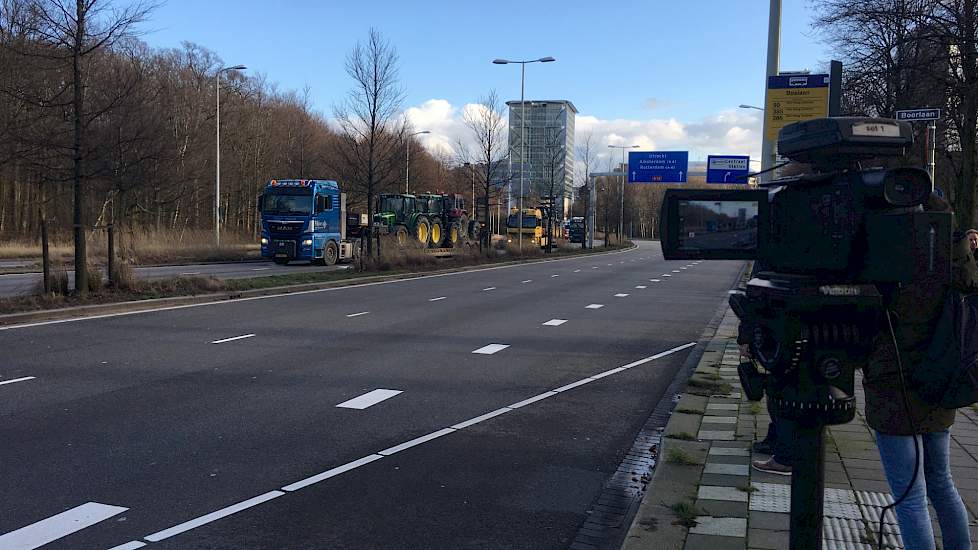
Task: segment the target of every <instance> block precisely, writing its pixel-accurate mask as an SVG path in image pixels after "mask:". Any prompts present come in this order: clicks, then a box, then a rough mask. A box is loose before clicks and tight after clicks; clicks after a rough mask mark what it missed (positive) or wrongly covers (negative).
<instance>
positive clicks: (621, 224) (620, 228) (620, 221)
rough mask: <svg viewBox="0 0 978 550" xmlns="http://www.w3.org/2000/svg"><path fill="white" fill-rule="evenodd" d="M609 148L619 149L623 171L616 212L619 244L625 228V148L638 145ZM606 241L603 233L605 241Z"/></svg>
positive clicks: (634, 147) (610, 147) (636, 147)
mask: <svg viewBox="0 0 978 550" xmlns="http://www.w3.org/2000/svg"><path fill="white" fill-rule="evenodd" d="M608 148H609V149H621V169H622V170H623V171H624V173H623V175H622V177H621V212H620V213H619V214H618V244H621V237H622V231H624V229H625V178H626V177H627V176H628V168H626V166H627V164H626V163H625V150H626V149H638V145H609V146H608ZM607 241H608V237H607V235H605V242H607Z"/></svg>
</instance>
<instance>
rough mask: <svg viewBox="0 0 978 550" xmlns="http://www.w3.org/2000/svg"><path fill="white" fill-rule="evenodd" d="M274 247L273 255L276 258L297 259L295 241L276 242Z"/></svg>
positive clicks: (273, 242) (273, 243)
mask: <svg viewBox="0 0 978 550" xmlns="http://www.w3.org/2000/svg"><path fill="white" fill-rule="evenodd" d="M272 245H273V246H272V253H273V254H275V256H276V257H283V256H284V257H287V258H294V257H295V241H282V240H276V241H272Z"/></svg>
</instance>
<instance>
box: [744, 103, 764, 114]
mask: <svg viewBox="0 0 978 550" xmlns="http://www.w3.org/2000/svg"><path fill="white" fill-rule="evenodd" d="M738 107H740V108H741V109H757V110H758V111H760V112H762V113H763V112H764V107H755V106H754V105H745V104H743V103H741V104H740V105H738Z"/></svg>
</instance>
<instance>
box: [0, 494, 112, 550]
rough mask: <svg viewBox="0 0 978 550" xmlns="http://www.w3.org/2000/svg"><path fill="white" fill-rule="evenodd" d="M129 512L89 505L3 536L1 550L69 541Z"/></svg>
mask: <svg viewBox="0 0 978 550" xmlns="http://www.w3.org/2000/svg"><path fill="white" fill-rule="evenodd" d="M128 509H129V508H123V507H122V506H110V505H108V504H99V503H98V502H86V503H85V504H82V505H81V506H76V507H74V508H72V509H70V510H65V511H64V512H61V513H60V514H56V515H53V516H51V517H49V518H47V519H42V520H41V521H38V522H37V523H32V524H30V525H28V526H26V527H21V528H20V529H17V530H16V531H11V532H9V533H7V534H5V535H0V548H3V549H4V550H30V549H32V548H38V547H40V546H44V545H45V544H48V543H49V542H53V541H56V540H58V539H60V538H61V537H66V536H68V535H70V534H72V533H74V532H76V531H81V530H82V529H84V528H86V527H88V526H90V525H95V524H96V523H98V522H100V521H104V520H106V519H109V518H110V517H112V516H114V515H116V514H121V513H122V512H125V511H126V510H128Z"/></svg>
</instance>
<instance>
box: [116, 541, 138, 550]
mask: <svg viewBox="0 0 978 550" xmlns="http://www.w3.org/2000/svg"><path fill="white" fill-rule="evenodd" d="M143 546H146V543H145V542H140V541H138V540H132V541H129V542H127V543H125V544H120V545H119V546H113V547H112V548H109V550H136V549H137V548H142V547H143Z"/></svg>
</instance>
